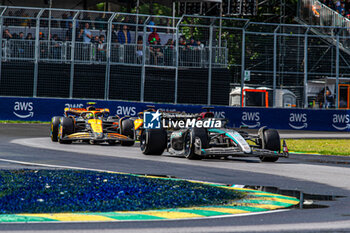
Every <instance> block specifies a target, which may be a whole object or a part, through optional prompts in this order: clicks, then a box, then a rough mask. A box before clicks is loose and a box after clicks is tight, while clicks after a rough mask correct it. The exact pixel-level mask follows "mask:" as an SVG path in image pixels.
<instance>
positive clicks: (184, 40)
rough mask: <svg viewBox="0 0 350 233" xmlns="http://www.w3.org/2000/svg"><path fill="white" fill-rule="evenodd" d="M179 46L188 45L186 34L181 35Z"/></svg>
mask: <svg viewBox="0 0 350 233" xmlns="http://www.w3.org/2000/svg"><path fill="white" fill-rule="evenodd" d="M179 46H182V47H186V38H185V37H184V36H180V38H179Z"/></svg>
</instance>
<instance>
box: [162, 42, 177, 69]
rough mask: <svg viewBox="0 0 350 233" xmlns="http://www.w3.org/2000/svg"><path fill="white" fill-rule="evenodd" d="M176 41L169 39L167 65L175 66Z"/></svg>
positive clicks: (166, 45) (165, 52) (166, 50)
mask: <svg viewBox="0 0 350 233" xmlns="http://www.w3.org/2000/svg"><path fill="white" fill-rule="evenodd" d="M174 48H175V46H174V40H173V39H169V40H168V42H167V43H166V44H165V50H164V60H165V64H166V65H174V61H175V60H174Z"/></svg>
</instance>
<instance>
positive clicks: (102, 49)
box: [97, 35, 106, 61]
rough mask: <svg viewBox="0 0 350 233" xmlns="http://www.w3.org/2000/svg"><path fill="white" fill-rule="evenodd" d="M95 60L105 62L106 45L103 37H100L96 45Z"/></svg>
mask: <svg viewBox="0 0 350 233" xmlns="http://www.w3.org/2000/svg"><path fill="white" fill-rule="evenodd" d="M97 60H98V61H105V60H106V43H105V36H104V35H100V37H99V41H98V45H97Z"/></svg>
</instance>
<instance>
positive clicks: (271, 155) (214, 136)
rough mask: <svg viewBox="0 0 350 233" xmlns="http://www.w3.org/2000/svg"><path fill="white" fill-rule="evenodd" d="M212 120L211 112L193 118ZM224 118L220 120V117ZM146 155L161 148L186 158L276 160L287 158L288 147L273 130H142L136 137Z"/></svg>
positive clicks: (223, 128) (194, 128)
mask: <svg viewBox="0 0 350 233" xmlns="http://www.w3.org/2000/svg"><path fill="white" fill-rule="evenodd" d="M208 117H209V119H213V117H214V114H212V113H211V112H207V113H205V114H203V113H201V114H200V115H199V116H198V117H197V120H198V119H199V120H202V121H204V120H206V119H208ZM221 120H222V121H225V120H224V119H221ZM140 146H141V150H142V152H143V153H144V154H146V155H161V154H162V153H163V152H164V151H165V150H167V151H168V152H169V153H170V154H173V155H183V156H185V157H186V158H188V159H201V158H211V157H228V156H235V157H258V158H260V160H261V161H263V162H276V161H277V160H278V159H279V158H280V157H285V158H286V157H288V149H287V146H286V144H285V142H283V149H282V152H281V140H280V136H279V133H278V132H277V131H276V130H274V129H268V128H266V127H262V128H260V130H259V132H258V135H252V134H249V133H247V132H244V131H237V130H234V129H231V128H227V127H221V128H196V127H192V128H182V129H167V130H165V129H145V130H144V131H143V132H142V134H141V138H140Z"/></svg>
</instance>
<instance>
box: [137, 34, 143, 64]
mask: <svg viewBox="0 0 350 233" xmlns="http://www.w3.org/2000/svg"><path fill="white" fill-rule="evenodd" d="M142 56H143V38H142V36H138V37H137V48H136V59H137V63H138V64H140V63H141V61H142Z"/></svg>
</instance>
